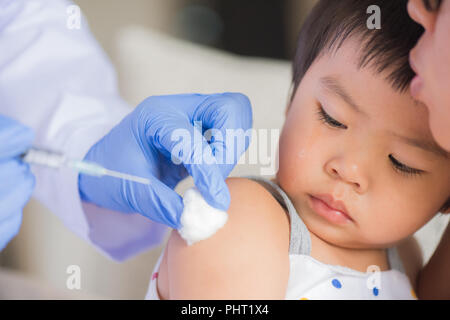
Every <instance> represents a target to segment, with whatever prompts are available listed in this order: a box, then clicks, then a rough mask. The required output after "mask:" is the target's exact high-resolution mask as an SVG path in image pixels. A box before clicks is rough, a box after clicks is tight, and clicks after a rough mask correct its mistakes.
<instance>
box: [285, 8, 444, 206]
mask: <svg viewBox="0 0 450 320" xmlns="http://www.w3.org/2000/svg"><path fill="white" fill-rule="evenodd" d="M438 2H440V1H438ZM407 3H408V0H319V1H318V3H317V4H316V6H315V7H314V8H313V10H312V11H311V13H310V14H309V15H308V17H307V18H306V20H305V22H304V24H303V26H302V29H301V31H300V34H299V36H298V41H297V49H296V53H295V57H294V60H293V70H292V91H291V98H290V99H291V101H292V99H293V97H294V95H295V92H296V90H297V87H298V85H299V84H300V82H301V80H302V79H303V77H304V75H305V73H306V72H307V71H308V69H309V67H310V66H311V65H312V63H313V62H314V60H315V59H316V58H318V57H319V56H320V55H322V54H324V53H327V52H329V53H331V52H333V51H334V52H335V51H337V50H338V49H339V48H340V47H341V46H342V44H343V43H344V41H345V40H347V39H349V38H351V37H356V39H357V40H358V41H359V42H360V43H361V46H360V48H361V51H360V57H359V61H358V67H359V68H364V67H372V68H373V70H374V72H376V73H378V74H381V73H385V74H386V80H387V81H388V82H389V83H390V84H391V85H392V87H393V88H394V89H395V90H397V91H400V92H404V91H406V90H408V89H409V84H410V82H411V80H412V79H413V77H414V75H415V73H414V71H413V70H412V69H411V67H410V64H409V59H408V57H409V52H410V51H411V49H412V48H413V47H414V46H415V45H416V43H417V41H418V40H419V38H420V36H421V35H422V33H423V32H424V29H423V27H422V26H421V25H419V24H417V23H416V22H414V21H413V20H412V19H411V17H410V16H409V14H408V11H407ZM427 3H429V1H427ZM372 5H376V6H378V7H379V8H380V11H381V12H380V18H381V29H369V28H368V27H367V19H368V18H369V17H370V15H371V14H368V13H367V9H368V7H369V6H372ZM430 8H431V5H430ZM449 208H450V197H449V199H448V200H447V201H446V202H445V203H444V205H443V206H442V207H441V208H440V210H439V211H440V212H444V211H446V210H448V209H449Z"/></svg>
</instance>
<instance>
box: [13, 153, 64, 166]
mask: <svg viewBox="0 0 450 320" xmlns="http://www.w3.org/2000/svg"><path fill="white" fill-rule="evenodd" d="M22 160H23V161H24V162H27V163H30V164H39V165H44V166H47V167H52V168H61V167H62V166H63V165H64V164H65V162H66V161H67V158H66V156H65V155H64V154H62V153H58V152H54V151H49V150H43V149H36V148H31V149H29V150H28V151H27V152H26V153H25V154H23V155H22Z"/></svg>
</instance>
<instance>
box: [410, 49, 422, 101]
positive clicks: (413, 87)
mask: <svg viewBox="0 0 450 320" xmlns="http://www.w3.org/2000/svg"><path fill="white" fill-rule="evenodd" d="M409 64H410V65H411V69H413V71H414V72H415V73H416V75H415V77H414V78H413V79H412V80H411V84H410V92H411V95H412V96H413V97H414V98H415V99H418V97H419V93H420V91H421V90H422V87H423V79H422V77H420V75H419V73H418V71H417V70H418V69H417V66H416V64H415V62H414V58H413V52H411V53H410V54H409Z"/></svg>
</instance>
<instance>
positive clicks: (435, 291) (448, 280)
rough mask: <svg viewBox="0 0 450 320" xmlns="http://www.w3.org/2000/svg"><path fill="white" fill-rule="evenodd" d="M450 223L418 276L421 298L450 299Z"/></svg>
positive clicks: (418, 290)
mask: <svg viewBox="0 0 450 320" xmlns="http://www.w3.org/2000/svg"><path fill="white" fill-rule="evenodd" d="M449 271H450V224H449V225H448V226H447V229H446V230H445V232H444V234H443V236H442V238H441V241H440V243H439V245H438V247H437V249H436V251H435V252H434V254H433V256H432V257H431V258H430V260H429V261H428V263H427V264H426V265H425V267H424V268H423V269H422V270H421V271H420V273H419V274H418V277H417V296H418V297H419V299H446V300H447V299H450V272H449Z"/></svg>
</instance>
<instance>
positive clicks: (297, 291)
mask: <svg viewBox="0 0 450 320" xmlns="http://www.w3.org/2000/svg"><path fill="white" fill-rule="evenodd" d="M245 178H248V179H251V180H254V181H256V182H258V183H260V184H261V185H262V186H263V187H265V188H266V189H267V190H268V191H269V192H270V193H271V194H272V195H273V196H274V197H275V199H276V200H277V201H278V202H279V203H280V205H281V206H282V207H283V208H284V209H285V210H287V212H288V215H289V220H290V230H291V231H290V242H289V265H290V267H289V279H288V286H287V290H286V296H285V299H287V300H308V299H311V300H312V299H365V300H367V299H378V300H387V299H402V300H410V299H417V298H416V295H415V293H414V290H413V288H412V286H411V284H410V282H409V279H408V277H407V276H406V274H405V273H404V268H403V265H402V262H401V260H400V257H399V256H398V253H397V250H396V248H395V247H391V248H388V249H387V255H388V261H389V265H390V269H389V270H386V271H375V270H371V271H369V272H360V271H357V270H353V269H350V268H347V267H343V266H338V265H329V264H325V263H322V262H320V261H318V260H316V259H314V258H312V257H311V255H310V252H311V238H310V235H309V231H308V229H307V228H306V226H305V224H304V223H303V221H302V220H301V218H300V216H299V215H298V213H297V211H296V209H295V207H294V205H293V204H292V202H291V200H290V199H289V197H288V196H287V194H286V193H285V192H284V191H283V190H282V189H281V188H280V187H279V186H278V185H277V184H275V183H273V182H272V181H270V180H267V179H264V178H261V177H256V176H246V177H245ZM163 253H164V251H163V252H162V253H161V255H160V257H159V258H158V261H157V263H156V265H155V267H154V269H153V272H152V277H151V280H150V285H149V289H148V292H147V295H146V299H151V300H159V299H160V298H159V295H158V292H157V286H156V285H157V280H158V270H159V266H160V264H161V261H162V258H163ZM374 271H375V272H374Z"/></svg>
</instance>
